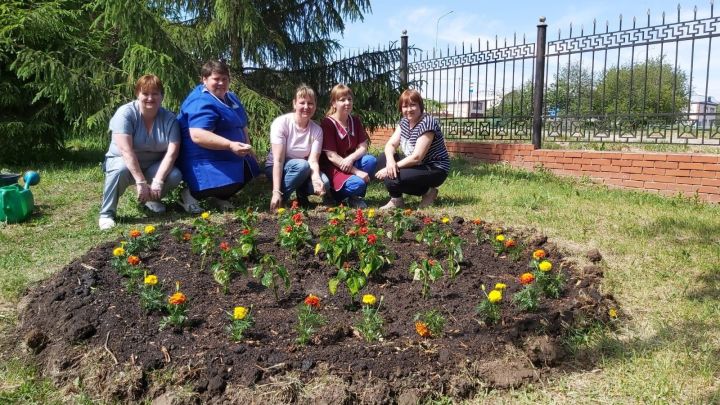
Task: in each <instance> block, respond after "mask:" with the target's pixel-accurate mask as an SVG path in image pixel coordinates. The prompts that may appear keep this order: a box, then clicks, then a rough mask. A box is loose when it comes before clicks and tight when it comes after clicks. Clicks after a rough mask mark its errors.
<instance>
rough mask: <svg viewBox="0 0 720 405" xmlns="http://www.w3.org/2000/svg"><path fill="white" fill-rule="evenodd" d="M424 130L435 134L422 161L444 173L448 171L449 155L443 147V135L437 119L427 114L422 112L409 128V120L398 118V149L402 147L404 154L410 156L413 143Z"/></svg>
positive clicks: (413, 148)
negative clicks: (418, 120) (419, 117)
mask: <svg viewBox="0 0 720 405" xmlns="http://www.w3.org/2000/svg"><path fill="white" fill-rule="evenodd" d="M426 132H432V133H434V134H435V136H434V137H433V140H432V142H431V143H430V148H429V149H428V151H427V153H426V154H425V157H424V158H423V161H422V163H423V164H426V165H430V166H432V167H435V168H437V169H440V170H442V171H444V172H446V173H447V172H449V171H450V156H449V155H448V151H447V148H446V147H445V137H444V136H443V134H442V131H441V130H440V124H438V121H437V120H436V119H435V118H433V117H431V116H430V115H428V114H423V116H422V118H421V119H420V122H418V123H417V125H415V127H413V128H410V122H409V121H408V119H407V118H405V117H403V118H401V119H400V149H402V151H403V153H404V154H405V156H410V155H411V154H412V153H413V151H414V150H415V144H416V143H417V140H418V138H419V137H420V135H422V134H424V133H426Z"/></svg>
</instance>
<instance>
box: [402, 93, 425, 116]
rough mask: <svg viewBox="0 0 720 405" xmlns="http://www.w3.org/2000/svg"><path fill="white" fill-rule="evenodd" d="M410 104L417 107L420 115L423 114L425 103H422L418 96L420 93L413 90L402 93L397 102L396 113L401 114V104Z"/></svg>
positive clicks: (420, 97)
mask: <svg viewBox="0 0 720 405" xmlns="http://www.w3.org/2000/svg"><path fill="white" fill-rule="evenodd" d="M410 102H412V103H415V104H417V105H419V106H420V112H421V113H424V112H425V103H423V98H422V96H421V95H420V92H419V91H417V90H413V89H407V90H405V91H403V92H402V94H401V95H400V100H398V111H400V112H402V106H403V104H408V103H410Z"/></svg>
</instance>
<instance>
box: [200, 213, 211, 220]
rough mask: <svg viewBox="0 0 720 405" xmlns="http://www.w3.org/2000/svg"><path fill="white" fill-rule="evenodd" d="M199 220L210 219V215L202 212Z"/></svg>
mask: <svg viewBox="0 0 720 405" xmlns="http://www.w3.org/2000/svg"><path fill="white" fill-rule="evenodd" d="M200 218H202V219H208V218H210V213H209V212H207V211H205V212H203V213H202V214H200Z"/></svg>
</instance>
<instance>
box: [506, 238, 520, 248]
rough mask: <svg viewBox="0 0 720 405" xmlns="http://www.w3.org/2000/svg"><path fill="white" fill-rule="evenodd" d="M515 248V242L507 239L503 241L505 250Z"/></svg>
mask: <svg viewBox="0 0 720 405" xmlns="http://www.w3.org/2000/svg"><path fill="white" fill-rule="evenodd" d="M515 246H517V242H515V239H507V240H506V241H505V247H506V248H508V249H510V248H514V247H515Z"/></svg>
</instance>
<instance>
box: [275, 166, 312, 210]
mask: <svg viewBox="0 0 720 405" xmlns="http://www.w3.org/2000/svg"><path fill="white" fill-rule="evenodd" d="M272 172H273V166H265V175H266V176H267V177H268V178H269V179H270V181H272V178H273V174H272ZM311 174H312V170H310V163H308V161H307V160H305V159H288V160H286V161H285V165H283V176H282V184H281V185H280V191H282V193H283V200H284V201H289V200H290V195H291V194H292V193H293V192H296V193H297V198H303V197H307V196H309V195H310V194H314V193H315V189H314V188H313V185H312V180H311V179H310V175H311Z"/></svg>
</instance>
